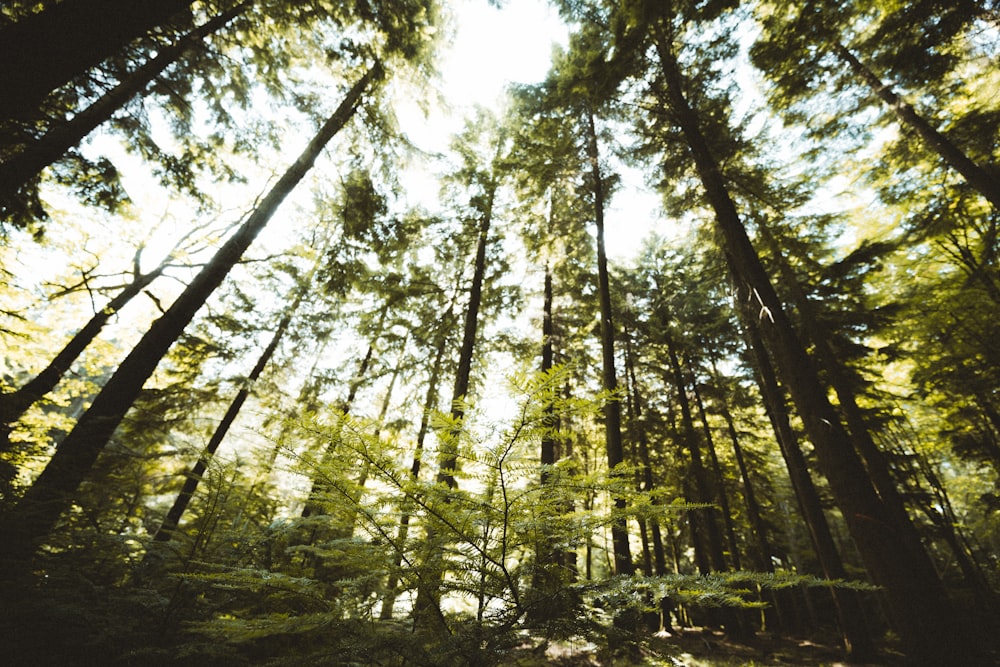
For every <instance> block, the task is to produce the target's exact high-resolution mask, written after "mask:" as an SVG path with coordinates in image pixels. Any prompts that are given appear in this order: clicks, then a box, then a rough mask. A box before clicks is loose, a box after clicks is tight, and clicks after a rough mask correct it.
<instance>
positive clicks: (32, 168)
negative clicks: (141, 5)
mask: <svg viewBox="0 0 1000 667" xmlns="http://www.w3.org/2000/svg"><path fill="white" fill-rule="evenodd" d="M251 4H252V1H251V0H246V1H245V2H241V3H240V4H238V5H236V6H235V7H233V8H232V9H230V10H229V11H228V12H225V13H223V14H220V15H218V16H216V17H215V18H213V19H212V20H210V21H208V22H207V23H205V24H204V25H202V26H200V27H198V28H196V29H195V30H193V31H191V32H190V33H188V34H187V35H185V36H184V37H182V38H181V39H179V40H178V41H177V42H176V43H175V44H173V45H171V46H168V47H165V48H164V49H162V50H160V51H159V52H158V53H157V55H156V57H155V58H153V59H151V60H150V61H149V62H147V63H146V64H144V65H142V66H141V67H139V68H138V69H137V70H135V72H133V73H132V74H130V75H129V76H128V77H127V78H125V79H124V80H123V81H122V82H121V83H119V84H118V85H117V86H115V87H114V88H112V89H111V90H110V91H108V92H107V93H105V94H104V95H102V96H101V97H100V98H99V99H98V100H97V101H95V102H94V103H93V104H91V105H90V106H89V107H87V108H86V109H84V110H82V111H80V112H79V113H77V114H76V115H74V116H73V118H71V119H70V120H68V121H65V122H64V123H61V124H58V125H56V126H54V127H53V128H52V129H51V130H49V131H48V132H47V133H45V135H44V136H42V137H39V138H38V139H35V140H34V141H32V142H31V143H29V144H28V145H26V146H24V147H23V149H22V150H21V151H20V152H18V153H17V154H15V155H14V156H12V157H10V158H8V159H7V160H6V161H5V162H3V163H0V203H2V202H4V201H9V200H11V199H13V198H14V197H16V195H17V192H18V190H19V189H20V188H21V187H22V186H23V185H24V184H25V183H28V182H30V181H31V180H32V179H34V178H36V177H37V176H38V175H39V174H41V173H42V170H43V169H45V168H46V167H48V166H49V165H51V164H52V163H53V162H55V161H56V160H58V159H59V158H60V157H62V155H63V154H65V153H66V151H68V150H69V149H71V148H73V147H74V146H76V145H77V144H79V143H80V142H81V141H82V140H83V138H84V137H86V136H87V135H88V134H90V133H91V132H92V131H93V130H94V129H95V128H96V127H98V126H99V125H101V124H102V123H104V122H106V121H107V120H109V119H110V118H111V116H112V115H113V114H114V113H115V112H116V111H117V110H118V109H120V108H121V107H122V106H124V105H125V103H126V102H128V101H129V100H130V99H132V98H133V97H135V96H136V95H138V94H139V93H141V92H142V91H143V90H144V89H145V88H146V86H147V85H149V83H150V82H152V81H153V80H154V79H155V78H156V77H157V76H159V75H160V74H161V73H162V72H163V71H164V70H165V69H166V68H167V67H169V66H170V65H171V64H173V63H175V62H176V61H177V59H178V58H180V57H181V56H182V55H184V53H186V52H187V51H188V50H190V49H192V48H194V47H195V46H196V45H197V44H198V43H199V42H200V41H201V40H202V39H204V38H205V37H206V36H208V35H210V34H212V33H214V32H216V31H217V30H219V29H220V28H222V27H223V26H224V25H226V24H227V23H229V22H230V21H231V20H233V19H234V18H235V17H236V16H238V15H239V14H242V13H243V12H244V11H246V9H247V8H248V7H250V5H251Z"/></svg>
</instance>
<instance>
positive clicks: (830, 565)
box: [741, 311, 875, 661]
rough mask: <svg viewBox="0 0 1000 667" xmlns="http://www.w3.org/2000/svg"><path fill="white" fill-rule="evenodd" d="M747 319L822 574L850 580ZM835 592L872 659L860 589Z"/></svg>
mask: <svg viewBox="0 0 1000 667" xmlns="http://www.w3.org/2000/svg"><path fill="white" fill-rule="evenodd" d="M741 313H742V311H741ZM742 319H743V320H744V321H745V322H746V326H744V332H745V333H746V336H747V341H748V342H747V345H748V347H749V348H750V353H751V357H752V359H753V365H754V369H755V370H756V371H757V373H756V378H757V386H758V387H759V388H760V392H761V395H762V396H763V398H764V409H765V411H766V412H767V416H768V419H770V421H771V426H772V427H773V429H774V433H775V439H776V440H777V441H778V447H779V448H780V449H781V456H782V458H783V459H784V460H785V467H786V468H787V469H788V475H789V478H790V480H791V483H792V489H793V490H794V491H795V497H796V499H797V501H798V504H799V511H800V512H801V513H802V517H803V519H804V520H805V524H806V529H807V530H808V531H809V537H810V540H811V542H812V545H813V550H814V551H815V552H816V558H817V559H818V560H819V565H820V568H821V569H822V571H823V576H825V577H826V578H828V579H845V580H846V579H847V571H846V570H845V569H844V563H843V561H842V560H841V558H840V552H839V551H838V550H837V543H836V541H835V540H834V539H833V533H832V532H831V531H830V524H829V523H828V522H827V519H826V514H824V513H823V505H822V503H821V502H820V497H819V492H818V491H817V490H816V486H815V485H814V484H813V481H812V477H811V476H810V475H809V467H808V465H807V463H806V459H805V456H803V454H802V449H801V448H800V447H799V443H798V438H796V437H795V433H794V432H793V431H792V427H791V423H790V422H789V418H788V410H787V409H786V407H785V399H784V395H783V393H782V391H781V388H780V387H779V386H778V379H777V377H776V376H775V372H774V368H773V366H772V365H771V359H770V357H769V356H768V354H767V350H766V348H765V347H764V341H763V339H762V338H761V336H760V331H758V330H757V328H756V324H755V323H752V322H748V321H747V319H748V318H746V317H743V318H742ZM830 594H831V595H832V596H833V603H834V608H835V609H836V612H837V620H838V623H839V625H840V630H841V635H842V640H843V643H844V649H845V650H846V652H847V655H848V656H850V657H851V658H852V659H855V660H859V661H866V660H869V659H873V658H874V656H875V644H874V642H873V641H872V636H871V633H870V632H869V631H868V626H867V624H866V623H865V616H864V611H863V608H862V604H861V600H860V598H859V594H858V593H857V592H856V591H852V590H843V589H837V588H831V589H830Z"/></svg>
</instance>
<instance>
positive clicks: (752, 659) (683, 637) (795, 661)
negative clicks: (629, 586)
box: [505, 628, 902, 667]
mask: <svg viewBox="0 0 1000 667" xmlns="http://www.w3.org/2000/svg"><path fill="white" fill-rule="evenodd" d="M901 664H902V656H901V655H900V654H898V653H894V652H892V651H883V653H882V656H881V659H880V660H879V661H877V662H870V663H856V662H848V661H845V660H844V658H843V652H842V651H841V649H840V647H839V646H837V645H836V644H835V643H833V642H832V641H831V642H830V643H826V642H823V643H818V642H815V641H810V640H808V639H802V638H795V637H788V636H783V635H777V636H775V635H766V634H761V635H758V636H757V637H755V638H754V640H753V641H752V642H749V643H740V642H734V641H731V640H729V639H727V638H726V637H725V636H724V635H723V634H722V633H721V632H714V631H712V630H709V629H702V628H687V629H685V630H683V631H675V632H673V633H662V632H661V633H658V634H657V635H655V636H653V637H651V638H650V640H649V641H648V642H647V643H646V644H645V646H644V647H643V648H642V650H641V656H640V657H639V658H638V660H635V659H614V660H610V659H608V657H607V655H606V654H604V653H603V652H601V651H600V650H599V649H598V647H596V646H595V645H594V644H592V643H589V642H586V641H582V640H581V641H580V642H576V643H574V642H553V643H551V644H549V645H548V647H547V648H546V650H545V652H544V655H542V654H541V653H540V651H539V650H538V649H535V650H531V651H524V652H514V653H513V654H512V655H511V656H510V661H508V662H506V663H505V665H507V666H509V667H536V666H537V667H541V666H542V665H551V666H554V667H661V666H662V667H789V666H795V665H797V666H800V667H806V666H808V667H895V666H897V665H901Z"/></svg>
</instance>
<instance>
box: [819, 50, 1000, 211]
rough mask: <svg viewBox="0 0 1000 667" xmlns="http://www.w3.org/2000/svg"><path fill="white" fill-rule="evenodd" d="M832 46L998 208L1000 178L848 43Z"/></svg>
mask: <svg viewBox="0 0 1000 667" xmlns="http://www.w3.org/2000/svg"><path fill="white" fill-rule="evenodd" d="M832 48H833V52H834V53H835V54H836V55H837V57H838V58H840V59H841V60H842V61H843V62H844V63H845V64H847V66H848V67H850V69H851V71H852V72H854V74H855V75H856V76H858V78H860V79H861V80H862V81H864V83H865V84H866V85H867V86H868V87H869V88H871V90H872V92H874V93H875V94H876V95H878V97H879V99H881V100H882V101H883V102H885V104H886V105H887V106H888V107H889V108H890V109H892V111H893V113H895V114H896V117H897V118H898V119H899V120H900V122H902V123H903V125H905V126H907V127H909V128H910V129H912V130H913V131H914V132H916V133H917V135H918V136H919V137H920V138H921V139H923V140H924V143H926V144H927V147H928V148H930V149H931V150H932V151H934V152H935V153H937V154H938V156H940V157H941V159H942V160H944V161H945V163H946V164H947V165H948V166H949V167H951V168H952V169H954V170H955V171H957V172H958V173H959V174H961V175H962V177H963V178H965V180H966V182H967V183H968V184H969V185H971V186H972V187H973V188H975V189H976V190H977V191H978V192H979V194H981V195H983V197H985V198H986V199H987V200H989V202H990V203H991V204H993V208H994V209H995V210H998V211H1000V180H997V179H996V178H995V177H993V175H991V174H990V173H989V172H988V171H986V170H985V169H983V168H982V167H980V166H979V165H978V164H976V163H975V162H973V161H972V159H971V158H969V156H968V155H966V154H965V153H964V152H963V151H962V149H960V148H959V147H958V146H956V145H955V144H954V143H953V142H952V141H951V140H950V139H949V138H948V137H946V136H944V134H942V133H941V132H939V131H938V130H937V129H936V128H934V126H932V125H931V124H930V123H929V122H928V121H927V119H926V118H924V117H923V116H921V115H920V114H918V113H917V111H916V109H914V108H913V106H912V105H911V104H909V103H908V102H906V101H905V100H904V99H902V98H901V97H900V96H899V95H898V94H897V93H896V91H894V90H893V89H892V86H890V85H889V84H886V83H883V82H882V81H881V80H880V79H879V78H878V77H877V76H876V75H875V73H874V72H872V71H871V70H870V69H868V67H866V66H865V64H864V63H862V62H861V61H860V60H858V58H857V57H856V56H855V55H854V54H853V53H851V52H850V50H848V49H847V47H845V46H844V45H843V44H841V43H839V42H833V43H832Z"/></svg>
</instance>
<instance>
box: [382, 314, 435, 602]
mask: <svg viewBox="0 0 1000 667" xmlns="http://www.w3.org/2000/svg"><path fill="white" fill-rule="evenodd" d="M451 314H452V311H451V308H449V309H448V312H447V314H446V315H445V317H444V318H442V321H444V322H447V321H449V320H451ZM447 342H448V337H447V336H446V335H444V333H442V334H441V335H440V336H439V337H438V344H437V349H436V350H435V352H434V362H433V363H432V364H431V375H430V378H429V379H428V380H427V394H426V395H425V396H424V406H423V409H422V410H421V412H420V428H419V429H418V430H417V441H416V444H415V445H414V451H413V464H412V465H411V466H410V479H411V480H412V481H414V482H416V481H417V480H418V479H419V478H420V466H421V462H422V460H423V452H424V439H425V438H426V437H427V431H428V430H429V429H430V423H431V414H432V413H433V412H434V410H435V409H437V395H438V385H439V384H440V379H441V366H442V364H443V362H444V352H445V347H446V344H447ZM410 513H411V506H410V502H409V498H407V497H404V498H403V512H402V515H401V516H400V518H399V529H398V530H397V531H396V549H395V551H396V555H395V556H394V558H393V567H392V568H390V570H389V578H388V581H387V582H386V585H385V591H386V592H385V598H383V600H382V609H381V610H380V611H379V620H382V621H388V620H390V619H391V618H392V614H393V607H394V606H395V605H396V596H397V591H396V587H397V586H398V585H399V577H398V576H397V575H396V571H397V570H398V569H399V566H400V565H401V564H402V562H403V555H404V553H405V552H406V540H407V537H408V536H409V531H410V517H411V514H410Z"/></svg>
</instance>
